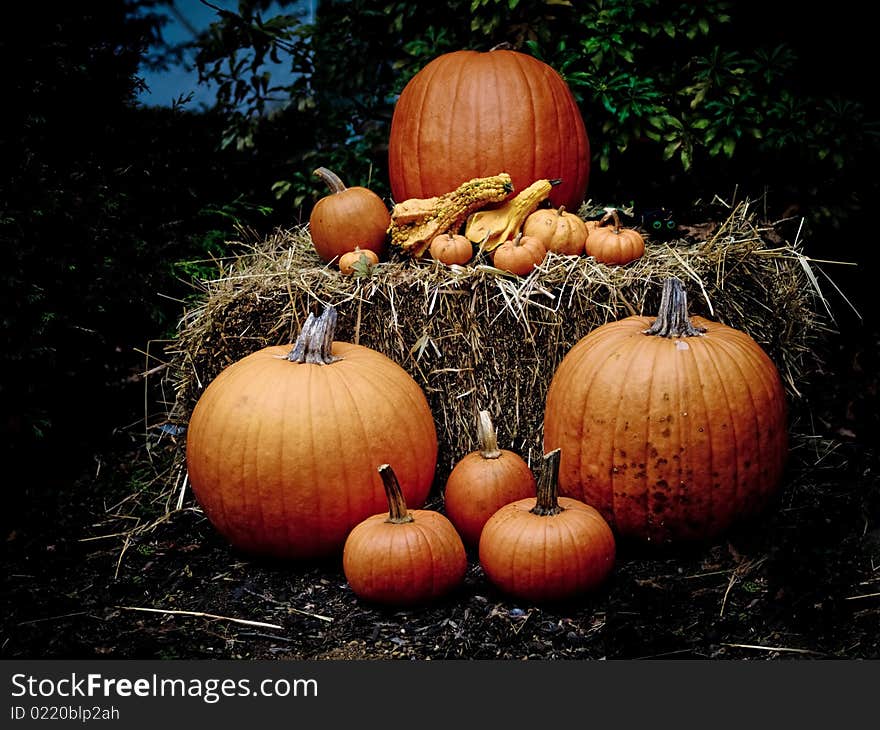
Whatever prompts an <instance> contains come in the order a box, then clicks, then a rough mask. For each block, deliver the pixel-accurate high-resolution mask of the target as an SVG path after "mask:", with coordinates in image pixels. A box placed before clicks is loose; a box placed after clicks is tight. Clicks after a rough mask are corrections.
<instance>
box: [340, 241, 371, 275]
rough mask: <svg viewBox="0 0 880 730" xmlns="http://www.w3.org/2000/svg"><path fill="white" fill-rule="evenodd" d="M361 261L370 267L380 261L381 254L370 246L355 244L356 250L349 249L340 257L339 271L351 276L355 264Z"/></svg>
mask: <svg viewBox="0 0 880 730" xmlns="http://www.w3.org/2000/svg"><path fill="white" fill-rule="evenodd" d="M360 263H363V264H365V265H366V266H368V267H369V266H375V265H376V264H378V263H379V256H378V254H377V253H376V252H375V251H371V250H370V249H368V248H367V249H362V248H361V247H360V246H355V249H354V251H349V252H347V253H344V254H342V256H340V257H339V271H340V272H341V273H342V274H344V275H345V276H351V275H352V274H353V273H354V271H355V266H356V265H357V264H360Z"/></svg>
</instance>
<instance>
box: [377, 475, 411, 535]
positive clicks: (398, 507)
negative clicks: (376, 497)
mask: <svg viewBox="0 0 880 730" xmlns="http://www.w3.org/2000/svg"><path fill="white" fill-rule="evenodd" d="M379 476H380V477H382V486H384V487H385V496H386V497H388V519H387V520H385V522H392V523H394V524H395V525H405V524H406V523H407V522H414V521H415V520H414V519H413V516H412V515H411V514H410V513H409V510H407V508H406V501H405V500H404V498H403V490H402V489H401V488H400V482H398V481H397V476H396V475H395V473H394V470H393V469H392V468H391V466H390V465H389V464H382V466H380V467H379Z"/></svg>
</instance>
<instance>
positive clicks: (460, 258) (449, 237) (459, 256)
mask: <svg viewBox="0 0 880 730" xmlns="http://www.w3.org/2000/svg"><path fill="white" fill-rule="evenodd" d="M429 250H430V252H431V257H432V258H433V259H434V260H436V261H439V262H440V263H442V264H446V265H447V266H451V265H452V264H458V265H459V266H464V264H466V263H467V262H468V261H470V260H471V259H472V258H473V257H474V247H473V245H472V244H471V242H470V241H469V240H468V239H467V238H465V237H464V236H462V235H461V234H460V233H441V234H440V235H439V236H434V238H433V239H432V240H431V246H430V248H429Z"/></svg>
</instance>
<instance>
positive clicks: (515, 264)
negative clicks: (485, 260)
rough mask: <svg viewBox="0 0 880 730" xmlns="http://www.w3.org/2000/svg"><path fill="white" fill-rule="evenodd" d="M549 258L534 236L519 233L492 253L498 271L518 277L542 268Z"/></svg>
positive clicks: (542, 245) (541, 244)
mask: <svg viewBox="0 0 880 730" xmlns="http://www.w3.org/2000/svg"><path fill="white" fill-rule="evenodd" d="M545 258H547V249H546V248H544V244H543V243H541V242H540V241H539V240H538V239H537V238H533V237H532V236H524V235H523V234H522V233H517V234H516V236H514V237H513V238H512V239H511V240H509V241H505V242H504V243H502V244H501V245H500V246H498V248H496V249H495V250H494V251H493V252H492V263H493V265H494V266H495V268H497V269H501V270H502V271H509V272H510V273H511V274H516V275H517V276H525V275H526V274H529V273H531V271H532V269H534V268H535V267H536V266H540V265H541V263H543V261H544V259H545Z"/></svg>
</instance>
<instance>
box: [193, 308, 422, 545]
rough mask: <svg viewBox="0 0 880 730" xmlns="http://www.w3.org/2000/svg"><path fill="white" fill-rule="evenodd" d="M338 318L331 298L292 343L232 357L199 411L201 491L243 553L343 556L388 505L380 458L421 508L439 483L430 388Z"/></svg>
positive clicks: (196, 477)
mask: <svg viewBox="0 0 880 730" xmlns="http://www.w3.org/2000/svg"><path fill="white" fill-rule="evenodd" d="M336 317H337V315H336V310H335V309H334V308H333V307H328V308H327V309H326V310H325V311H324V313H323V314H322V315H321V316H320V317H315V316H314V315H313V314H310V315H309V317H308V319H306V321H305V324H304V325H303V328H302V331H301V333H300V335H299V337H298V338H297V340H296V343H295V344H294V346H293V349H291V348H290V347H289V346H287V347H284V346H271V347H266V348H263V349H262V350H258V351H257V352H254V353H252V354H250V355H248V356H247V357H244V358H243V359H241V360H239V361H237V362H235V363H233V364H232V365H230V366H229V367H227V368H226V369H225V370H223V371H222V372H221V373H220V374H219V375H218V376H217V377H216V378H215V379H214V380H213V381H212V382H211V383H210V384H209V385H208V387H207V388H205V390H204V392H203V393H202V395H201V397H200V398H199V400H198V402H197V403H196V406H195V408H194V409H193V412H192V416H191V418H190V422H189V428H188V430H187V442H186V463H187V468H188V472H189V480H190V484H191V485H192V489H193V493H194V494H195V497H196V499H197V500H198V501H199V503H200V504H201V506H202V507H203V509H204V511H205V514H206V516H207V517H208V519H209V520H210V522H211V523H212V524H213V525H214V527H215V528H217V530H218V531H219V532H220V533H221V534H222V535H223V536H224V537H226V538H227V539H228V540H229V541H230V542H231V543H232V544H233V545H235V546H236V547H238V548H239V549H241V550H243V551H245V552H249V553H255V554H262V555H271V556H275V557H279V558H293V559H300V558H302V559H308V558H316V557H324V556H329V555H335V554H337V553H338V551H340V550H341V549H342V546H343V543H344V542H345V538H346V536H347V535H348V533H349V531H350V530H351V528H352V527H354V525H356V524H357V523H358V522H360V521H361V520H363V519H365V518H366V517H368V516H370V515H372V514H375V513H377V512H379V511H380V510H381V509H382V508H383V505H384V504H385V502H386V500H385V496H384V492H383V488H382V481H381V479H380V478H379V475H378V474H377V473H376V464H377V463H384V462H390V461H394V463H395V464H396V468H397V474H398V476H399V478H400V482H401V484H402V486H403V489H404V492H405V494H406V498H407V500H409V501H410V503H411V504H413V505H416V506H419V507H420V506H421V505H422V504H424V502H425V499H426V497H427V495H428V492H429V490H430V488H431V484H432V482H433V480H434V470H435V467H436V462H437V435H436V431H435V427H434V419H433V416H432V413H431V409H430V408H429V406H428V402H427V399H426V398H425V394H424V392H423V391H422V389H421V388H420V387H419V385H418V383H416V382H415V380H413V379H412V377H411V376H410V375H409V374H408V373H407V372H406V371H405V370H404V369H403V368H402V367H400V366H399V365H398V364H397V363H395V362H394V361H393V360H391V359H390V358H388V357H386V356H385V355H383V354H382V353H380V352H377V351H376V350H372V349H370V348H368V347H364V346H361V345H354V344H350V343H347V342H336V341H334V339H333V338H334V331H335V326H336ZM353 434H354V435H356V437H355V438H352V435H353Z"/></svg>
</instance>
